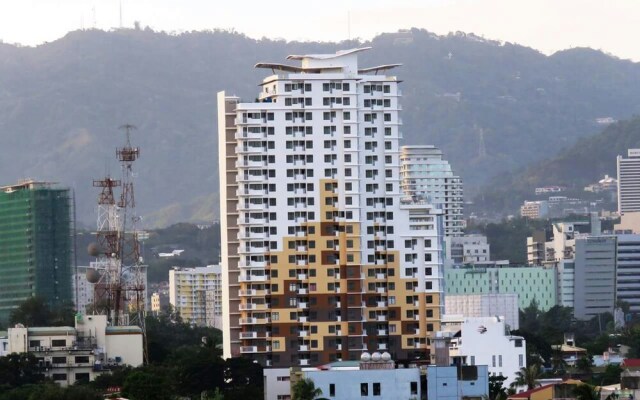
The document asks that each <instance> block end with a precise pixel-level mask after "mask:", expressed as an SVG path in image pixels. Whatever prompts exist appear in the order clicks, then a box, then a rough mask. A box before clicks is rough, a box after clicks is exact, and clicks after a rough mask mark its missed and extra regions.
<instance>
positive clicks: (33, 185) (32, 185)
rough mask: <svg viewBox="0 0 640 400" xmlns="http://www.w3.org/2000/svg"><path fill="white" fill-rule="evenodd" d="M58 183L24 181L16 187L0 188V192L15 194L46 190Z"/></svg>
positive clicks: (19, 182)
mask: <svg viewBox="0 0 640 400" xmlns="http://www.w3.org/2000/svg"><path fill="white" fill-rule="evenodd" d="M56 183H57V182H46V181H36V180H34V179H30V178H29V179H23V180H21V181H18V183H16V184H14V185H8V186H0V191H3V192H5V193H11V192H15V191H17V190H33V189H46V188H49V187H51V186H52V185H55V184H56Z"/></svg>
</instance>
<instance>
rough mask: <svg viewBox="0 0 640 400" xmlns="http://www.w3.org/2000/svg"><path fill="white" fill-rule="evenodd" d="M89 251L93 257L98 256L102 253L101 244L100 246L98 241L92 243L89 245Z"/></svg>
mask: <svg viewBox="0 0 640 400" xmlns="http://www.w3.org/2000/svg"><path fill="white" fill-rule="evenodd" d="M87 253H89V255H90V256H91V257H98V256H99V255H100V246H98V243H95V242H94V243H90V244H89V246H87Z"/></svg>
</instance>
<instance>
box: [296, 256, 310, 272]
mask: <svg viewBox="0 0 640 400" xmlns="http://www.w3.org/2000/svg"><path fill="white" fill-rule="evenodd" d="M308 264H309V263H308V262H307V260H298V261H296V265H298V266H300V267H304V266H307V265H308ZM305 276H306V275H305Z"/></svg>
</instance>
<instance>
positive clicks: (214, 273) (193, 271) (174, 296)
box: [158, 265, 222, 328]
mask: <svg viewBox="0 0 640 400" xmlns="http://www.w3.org/2000/svg"><path fill="white" fill-rule="evenodd" d="M159 302H160V299H159V297H158V306H159ZM169 303H171V305H172V306H173V308H174V310H175V311H177V312H178V313H180V316H181V317H182V320H183V321H185V322H188V323H191V324H195V325H200V326H211V327H215V328H221V327H222V275H221V267H220V266H219V265H209V266H206V267H198V268H173V269H171V270H170V271H169Z"/></svg>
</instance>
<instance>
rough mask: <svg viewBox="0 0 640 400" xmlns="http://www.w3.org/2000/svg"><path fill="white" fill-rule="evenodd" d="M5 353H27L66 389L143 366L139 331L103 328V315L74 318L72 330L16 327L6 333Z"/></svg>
mask: <svg viewBox="0 0 640 400" xmlns="http://www.w3.org/2000/svg"><path fill="white" fill-rule="evenodd" d="M8 339H9V340H8V341H9V346H8V353H31V354H33V355H34V356H35V357H36V358H37V360H38V363H39V364H40V365H41V366H42V367H43V370H44V371H45V375H46V376H47V377H48V378H51V379H52V380H53V381H55V382H56V383H58V384H60V385H62V386H67V385H73V384H74V383H75V382H76V381H79V380H86V381H91V380H93V379H95V377H96V376H97V375H99V374H100V373H102V372H103V371H109V370H110V369H111V368H113V367H116V366H122V365H130V366H133V367H137V366H139V365H142V363H143V348H142V330H141V329H140V328H139V327H137V326H107V317H106V316H105V315H90V316H78V317H76V323H75V328H73V327H70V326H60V327H30V328H26V327H23V326H21V325H17V326H16V327H14V328H9V331H8Z"/></svg>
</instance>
